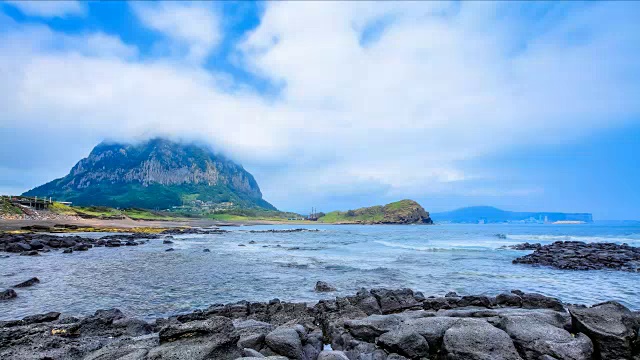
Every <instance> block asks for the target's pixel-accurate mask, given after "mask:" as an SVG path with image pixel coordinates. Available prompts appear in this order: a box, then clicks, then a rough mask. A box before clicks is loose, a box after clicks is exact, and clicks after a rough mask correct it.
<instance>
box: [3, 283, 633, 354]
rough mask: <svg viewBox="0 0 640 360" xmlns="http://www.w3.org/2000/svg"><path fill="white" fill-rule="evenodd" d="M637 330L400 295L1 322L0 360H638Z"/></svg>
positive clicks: (506, 296) (505, 300) (523, 309)
mask: <svg viewBox="0 0 640 360" xmlns="http://www.w3.org/2000/svg"><path fill="white" fill-rule="evenodd" d="M604 318H606V319H607V320H606V321H603V319H604ZM638 326H640V312H637V311H636V312H633V311H630V310H629V309H627V308H626V307H624V306H622V305H620V304H618V303H616V302H606V303H601V304H595V305H593V306H591V307H587V306H584V305H569V304H563V303H562V302H560V301H559V300H558V299H556V298H553V297H547V296H544V295H540V294H535V293H524V292H522V291H518V290H513V291H511V292H510V293H502V294H497V295H496V296H485V295H466V296H461V295H458V294H456V293H454V292H450V293H448V294H446V295H445V296H438V297H436V296H430V297H426V296H425V295H423V294H422V293H420V292H414V291H413V290H410V289H398V290H388V289H372V290H366V289H361V290H360V291H358V293H357V294H355V295H353V296H346V297H337V298H333V297H330V296H328V299H325V300H320V301H318V302H317V303H314V304H310V303H297V302H282V301H280V300H278V299H274V300H271V301H268V302H250V301H239V302H236V303H231V304H214V305H211V306H209V307H208V308H206V309H198V310H194V311H192V312H190V313H183V314H179V315H175V316H170V317H168V318H157V319H155V321H153V322H146V321H143V320H140V319H137V318H130V317H127V316H126V315H125V314H124V313H122V312H121V311H120V310H118V309H107V310H97V311H96V312H95V313H94V314H93V315H89V316H85V317H73V316H65V315H63V314H60V313H56V312H49V313H46V314H36V315H31V316H27V317H25V318H23V319H22V320H12V321H0V357H3V358H11V359H36V358H37V359H40V358H47V357H48V358H51V359H101V360H107V359H114V360H115V359H121V358H126V359H169V358H170V359H185V360H186V359H203V360H204V359H212V358H214V359H220V360H227V359H228V360H232V359H237V358H242V357H253V358H265V357H266V358H267V359H268V358H270V357H271V358H272V359H273V360H276V359H283V360H284V359H300V360H319V359H342V360H344V359H357V358H359V356H362V358H367V359H368V358H372V359H386V360H403V359H423V358H424V359H441V358H445V357H446V358H447V359H452V360H458V359H459V360H463V359H465V360H466V359H485V358H488V357H487V356H498V358H501V359H513V360H522V359H526V360H528V359H538V358H544V359H552V358H553V359H556V358H557V359H560V358H562V359H565V358H566V359H576V360H580V359H584V360H587V359H591V358H603V359H607V358H616V359H632V358H633V357H634V356H637V355H638V353H639V351H640V348H638V347H637V343H636V341H638V340H640V338H638V333H637V328H638ZM477 339H482V341H480V342H478V341H477ZM614 355H615V356H616V357H612V356H614ZM278 356H279V357H278ZM329 356H333V357H329Z"/></svg>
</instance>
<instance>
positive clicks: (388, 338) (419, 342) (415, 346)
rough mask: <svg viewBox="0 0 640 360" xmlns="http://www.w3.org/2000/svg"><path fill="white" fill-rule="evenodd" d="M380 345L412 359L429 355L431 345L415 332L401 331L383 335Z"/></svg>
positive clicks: (379, 341) (380, 338) (379, 340)
mask: <svg viewBox="0 0 640 360" xmlns="http://www.w3.org/2000/svg"><path fill="white" fill-rule="evenodd" d="M378 345H380V346H381V347H383V348H384V349H386V350H388V351H389V352H391V353H398V354H400V355H404V356H406V357H408V358H410V359H420V358H422V357H425V356H427V355H429V344H428V343H427V341H426V340H425V339H424V337H422V336H421V335H420V334H418V333H417V332H415V331H411V330H410V329H399V330H394V331H389V332H387V333H384V334H382V335H381V336H380V337H379V338H378Z"/></svg>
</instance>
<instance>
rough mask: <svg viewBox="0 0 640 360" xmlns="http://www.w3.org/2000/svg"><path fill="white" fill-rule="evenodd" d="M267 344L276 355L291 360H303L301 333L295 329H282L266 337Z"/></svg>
mask: <svg viewBox="0 0 640 360" xmlns="http://www.w3.org/2000/svg"><path fill="white" fill-rule="evenodd" d="M265 342H266V344H267V345H268V346H269V348H270V349H271V350H273V351H274V352H275V353H276V354H280V355H283V356H286V357H288V358H291V359H298V360H300V359H302V358H303V350H302V340H301V339H300V333H299V331H298V330H297V329H295V328H289V327H280V328H277V329H275V330H273V331H272V332H270V333H269V334H267V336H265Z"/></svg>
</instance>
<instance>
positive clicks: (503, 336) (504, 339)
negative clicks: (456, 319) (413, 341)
mask: <svg viewBox="0 0 640 360" xmlns="http://www.w3.org/2000/svg"><path fill="white" fill-rule="evenodd" d="M442 349H443V351H444V352H445V353H446V354H447V357H446V358H447V359H448V360H449V359H450V360H485V359H502V360H521V359H522V358H521V357H520V355H518V352H517V351H516V348H515V346H514V344H513V341H512V340H511V338H510V337H509V335H508V334H507V333H505V332H504V331H502V330H500V329H498V328H496V327H495V326H492V325H491V324H489V323H488V322H486V321H484V320H466V321H465V322H460V323H458V324H456V325H454V326H452V327H451V328H449V329H448V330H447V331H446V332H445V333H444V339H443V345H442Z"/></svg>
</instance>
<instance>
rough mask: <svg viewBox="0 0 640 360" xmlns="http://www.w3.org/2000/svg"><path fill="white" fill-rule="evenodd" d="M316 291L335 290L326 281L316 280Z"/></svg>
mask: <svg viewBox="0 0 640 360" xmlns="http://www.w3.org/2000/svg"><path fill="white" fill-rule="evenodd" d="M315 291H316V292H332V291H336V288H335V287H333V286H331V285H330V284H329V283H328V282H325V281H318V282H317V283H316V286H315Z"/></svg>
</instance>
